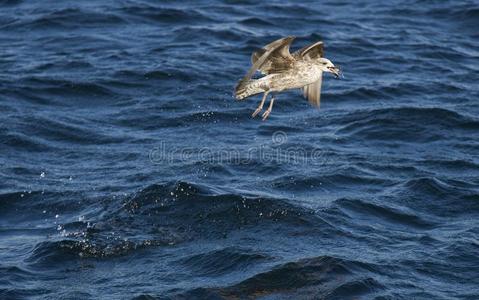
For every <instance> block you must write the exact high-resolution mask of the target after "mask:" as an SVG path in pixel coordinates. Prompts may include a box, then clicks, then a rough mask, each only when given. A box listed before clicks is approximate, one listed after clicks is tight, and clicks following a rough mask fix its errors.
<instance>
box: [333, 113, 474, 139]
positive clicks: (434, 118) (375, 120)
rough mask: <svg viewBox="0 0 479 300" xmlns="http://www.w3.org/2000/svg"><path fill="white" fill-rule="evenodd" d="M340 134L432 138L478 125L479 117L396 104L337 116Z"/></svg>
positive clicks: (465, 131) (442, 136)
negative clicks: (386, 107) (342, 116)
mask: <svg viewBox="0 0 479 300" xmlns="http://www.w3.org/2000/svg"><path fill="white" fill-rule="evenodd" d="M339 122H340V124H341V123H342V124H343V125H342V126H341V127H340V129H338V130H337V131H336V133H337V134H339V135H347V136H354V137H357V138H363V139H366V140H371V139H372V140H393V141H407V142H409V141H415V142H432V141H438V140H443V139H444V138H445V133H446V132H451V131H454V132H455V133H461V132H464V133H465V134H466V133H468V132H469V131H473V130H477V129H479V120H477V119H476V118H473V117H472V116H467V115H464V114H460V113H458V112H456V111H452V110H448V109H444V108H428V107H399V108H390V109H374V110H368V111H359V112H355V113H354V114H350V115H346V116H345V117H344V118H342V119H341V120H339Z"/></svg>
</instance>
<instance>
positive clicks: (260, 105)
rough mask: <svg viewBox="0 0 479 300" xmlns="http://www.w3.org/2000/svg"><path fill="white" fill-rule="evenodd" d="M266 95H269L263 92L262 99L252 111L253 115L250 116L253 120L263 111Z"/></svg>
mask: <svg viewBox="0 0 479 300" xmlns="http://www.w3.org/2000/svg"><path fill="white" fill-rule="evenodd" d="M268 94H269V92H268V91H266V92H264V95H263V99H261V103H260V104H259V106H258V108H257V109H256V110H255V111H254V113H253V114H252V115H251V116H252V117H253V118H254V117H256V115H257V114H259V113H260V112H261V111H262V110H263V105H264V102H265V101H266V97H268Z"/></svg>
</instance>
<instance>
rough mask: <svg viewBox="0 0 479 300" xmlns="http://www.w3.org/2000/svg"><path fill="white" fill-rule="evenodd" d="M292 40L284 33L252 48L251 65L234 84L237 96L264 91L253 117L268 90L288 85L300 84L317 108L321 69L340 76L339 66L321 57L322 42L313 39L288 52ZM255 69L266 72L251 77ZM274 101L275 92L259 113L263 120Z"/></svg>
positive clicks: (275, 89)
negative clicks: (256, 76)
mask: <svg viewBox="0 0 479 300" xmlns="http://www.w3.org/2000/svg"><path fill="white" fill-rule="evenodd" d="M293 40H294V37H293V36H289V37H285V38H282V39H279V40H277V41H274V42H272V43H270V44H268V45H266V46H264V47H263V48H262V49H260V50H258V51H255V52H253V55H252V56H251V61H252V64H253V66H252V67H251V68H250V70H249V71H248V73H247V74H246V75H245V77H243V79H241V80H240V82H239V83H238V84H237V86H236V88H235V96H236V99H238V100H242V99H245V98H247V97H250V96H253V95H256V94H259V93H264V94H263V98H262V100H261V102H260V104H259V106H258V108H257V109H256V110H255V111H254V112H253V115H252V116H253V118H254V117H256V115H257V114H259V113H260V112H261V111H262V110H263V105H264V103H265V101H266V98H267V97H268V94H269V93H274V92H282V91H284V90H289V89H298V88H302V89H303V95H304V97H305V98H307V99H308V101H309V103H310V104H311V105H313V106H316V107H318V108H319V104H320V96H321V81H322V78H323V72H330V73H332V74H334V75H335V76H336V77H337V78H338V77H339V68H337V67H335V66H334V65H333V63H332V62H331V61H330V60H329V59H327V58H325V57H324V49H323V42H316V43H314V44H312V45H309V46H306V47H304V48H302V49H300V50H298V51H296V52H294V53H293V54H291V53H290V52H289V46H290V45H291V42H292V41H293ZM256 71H260V72H261V73H262V74H264V75H265V76H264V77H261V78H259V79H252V77H253V75H254V73H255V72H256ZM273 103H274V94H273V96H272V97H271V101H270V103H269V107H268V109H267V110H266V111H265V112H264V113H263V115H262V117H263V121H264V120H266V119H267V118H268V116H269V115H270V113H271V110H272V109H273Z"/></svg>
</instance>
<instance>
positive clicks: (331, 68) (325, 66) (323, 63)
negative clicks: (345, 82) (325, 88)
mask: <svg viewBox="0 0 479 300" xmlns="http://www.w3.org/2000/svg"><path fill="white" fill-rule="evenodd" d="M317 62H318V64H319V67H320V68H321V71H323V72H329V73H333V74H334V76H336V78H339V74H340V70H339V68H338V67H336V66H335V65H334V64H333V63H332V62H331V61H330V60H329V59H327V58H324V57H320V58H318V60H317Z"/></svg>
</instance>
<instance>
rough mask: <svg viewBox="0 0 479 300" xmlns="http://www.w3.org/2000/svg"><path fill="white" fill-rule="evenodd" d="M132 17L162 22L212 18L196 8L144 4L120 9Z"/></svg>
mask: <svg viewBox="0 0 479 300" xmlns="http://www.w3.org/2000/svg"><path fill="white" fill-rule="evenodd" d="M119 11H120V12H122V13H124V14H127V15H129V16H131V17H139V18H140V19H141V20H143V21H150V22H155V23H160V24H167V25H174V24H182V25H184V24H202V23H204V22H208V21H212V19H211V18H210V17H209V16H207V15H205V14H202V13H201V12H199V11H198V10H195V9H189V10H180V9H174V8H165V7H159V6H154V5H148V4H144V5H142V6H138V5H137V6H126V7H123V8H121V9H120V10H119Z"/></svg>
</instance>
